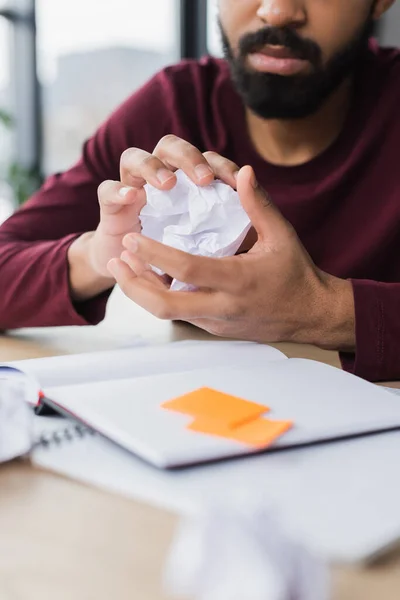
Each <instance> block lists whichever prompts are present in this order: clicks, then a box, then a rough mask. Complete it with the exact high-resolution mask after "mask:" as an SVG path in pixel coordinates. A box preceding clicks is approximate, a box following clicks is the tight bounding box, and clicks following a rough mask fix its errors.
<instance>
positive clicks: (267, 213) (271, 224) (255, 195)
mask: <svg viewBox="0 0 400 600" xmlns="http://www.w3.org/2000/svg"><path fill="white" fill-rule="evenodd" d="M237 191H238V194H239V197H240V202H241V203H242V206H243V208H244V210H245V211H246V213H247V214H248V216H249V218H250V221H251V222H252V225H253V227H254V229H255V230H256V232H257V234H258V237H259V239H260V240H262V239H265V238H269V239H270V238H271V237H272V238H277V237H278V238H279V237H280V236H282V235H287V233H288V229H289V228H290V225H289V223H288V222H287V221H286V219H285V218H284V217H283V215H282V214H281V212H280V211H279V210H278V209H277V208H276V206H275V205H274V203H273V202H272V200H271V198H270V196H269V195H268V193H267V192H266V191H265V190H264V189H263V188H262V187H261V186H260V185H259V183H258V181H257V179H256V176H255V173H254V170H253V168H252V167H250V166H246V167H243V168H242V169H240V171H239V173H238V176H237Z"/></svg>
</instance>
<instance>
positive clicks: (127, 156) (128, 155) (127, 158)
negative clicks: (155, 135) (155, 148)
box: [120, 148, 139, 167]
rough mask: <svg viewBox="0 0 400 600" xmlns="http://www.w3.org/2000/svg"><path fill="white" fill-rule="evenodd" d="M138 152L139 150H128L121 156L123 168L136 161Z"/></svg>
mask: <svg viewBox="0 0 400 600" xmlns="http://www.w3.org/2000/svg"><path fill="white" fill-rule="evenodd" d="M138 152H139V148H127V149H126V150H124V151H123V153H122V154H121V159H120V165H121V167H124V166H125V165H127V164H128V163H130V162H131V161H132V160H134V159H135V157H136V156H137V154H138Z"/></svg>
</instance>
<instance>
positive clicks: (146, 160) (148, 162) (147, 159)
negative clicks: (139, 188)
mask: <svg viewBox="0 0 400 600" xmlns="http://www.w3.org/2000/svg"><path fill="white" fill-rule="evenodd" d="M153 164H154V156H153V155H152V154H148V155H146V156H143V157H142V159H141V161H140V166H141V167H144V168H148V167H152V166H153Z"/></svg>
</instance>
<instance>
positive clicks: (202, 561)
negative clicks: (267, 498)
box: [165, 506, 330, 600]
mask: <svg viewBox="0 0 400 600" xmlns="http://www.w3.org/2000/svg"><path fill="white" fill-rule="evenodd" d="M165 587H166V591H167V593H169V594H171V595H172V596H174V597H177V598H185V599H186V598H191V599H193V600H329V597H330V590H329V588H330V580H329V574H328V568H327V566H326V565H325V564H324V563H322V562H321V561H319V560H318V559H317V558H316V557H314V556H313V555H312V554H311V553H309V552H308V551H307V550H306V548H304V547H303V546H301V545H300V544H299V543H298V542H295V541H294V540H292V539H291V538H290V537H289V536H288V535H287V534H286V533H285V532H284V531H283V530H282V529H281V528H280V526H279V524H278V523H277V520H276V519H275V518H274V516H273V514H272V513H271V512H270V511H269V510H267V509H265V508H258V509H251V508H249V507H247V509H246V508H245V507H244V508H243V509H242V510H235V509H234V508H232V507H231V506H225V507H214V508H213V509H209V510H207V511H206V512H205V513H204V514H203V515H201V516H198V517H197V518H195V517H192V518H191V519H189V520H186V521H183V522H182V523H181V525H180V527H179V530H178V533H177V535H176V539H175V541H174V543H173V547H172V550H171V553H170V556H169V559H168V562H167V565H166V571H165Z"/></svg>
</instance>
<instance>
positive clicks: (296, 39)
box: [239, 27, 322, 66]
mask: <svg viewBox="0 0 400 600" xmlns="http://www.w3.org/2000/svg"><path fill="white" fill-rule="evenodd" d="M267 45H270V46H284V47H285V48H287V49H288V50H290V52H291V54H293V56H294V57H295V58H299V59H302V60H308V61H310V62H311V63H312V64H313V65H315V66H319V65H320V64H321V58H322V51H321V49H320V47H319V46H318V44H316V43H315V42H313V41H312V40H308V39H304V38H302V37H301V36H300V35H299V34H298V33H297V32H296V31H294V30H293V29H291V28H290V27H279V28H278V27H264V28H263V29H259V30H258V31H255V32H254V33H248V34H247V35H245V36H243V37H242V39H241V40H240V42H239V53H240V57H241V58H245V57H246V56H247V55H248V54H251V53H252V52H257V51H258V50H261V49H262V48H263V47H264V46H267Z"/></svg>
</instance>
